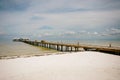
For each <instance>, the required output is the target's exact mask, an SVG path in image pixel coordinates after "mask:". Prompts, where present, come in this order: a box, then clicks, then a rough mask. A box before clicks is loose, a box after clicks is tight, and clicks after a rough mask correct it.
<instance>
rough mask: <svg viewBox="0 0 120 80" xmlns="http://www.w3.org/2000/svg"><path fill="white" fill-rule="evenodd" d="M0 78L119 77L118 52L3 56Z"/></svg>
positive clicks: (83, 79)
mask: <svg viewBox="0 0 120 80" xmlns="http://www.w3.org/2000/svg"><path fill="white" fill-rule="evenodd" d="M0 80H120V56H116V55H110V54H104V53H100V52H91V51H87V52H76V53H68V54H61V55H60V54H59V55H49V56H39V57H28V58H16V59H6V60H5V59H3V60H0Z"/></svg>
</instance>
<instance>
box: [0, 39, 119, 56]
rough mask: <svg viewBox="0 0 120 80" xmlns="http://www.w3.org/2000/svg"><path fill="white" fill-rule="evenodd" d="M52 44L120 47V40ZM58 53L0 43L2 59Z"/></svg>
mask: <svg viewBox="0 0 120 80" xmlns="http://www.w3.org/2000/svg"><path fill="white" fill-rule="evenodd" d="M52 42H62V43H72V44H77V43H78V42H79V44H87V45H91V44H92V45H101V46H109V44H111V45H112V46H114V47H120V41H119V40H62V41H61V40H59V41H52ZM56 52H57V51H55V50H51V49H46V48H41V47H36V46H32V45H29V44H25V43H22V42H13V41H12V40H7V41H5V40H2V41H0V57H6V56H24V55H29V56H30V55H45V54H49V53H50V54H51V53H53V54H54V53H56Z"/></svg>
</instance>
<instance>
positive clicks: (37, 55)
mask: <svg viewBox="0 0 120 80" xmlns="http://www.w3.org/2000/svg"><path fill="white" fill-rule="evenodd" d="M82 52H83V53H85V52H96V53H103V54H109V55H114V54H111V53H105V52H99V51H80V53H82ZM72 53H78V52H53V53H51V52H50V53H45V54H33V55H15V56H0V60H9V59H17V58H29V57H40V56H49V55H61V54H72ZM116 56H119V55H116Z"/></svg>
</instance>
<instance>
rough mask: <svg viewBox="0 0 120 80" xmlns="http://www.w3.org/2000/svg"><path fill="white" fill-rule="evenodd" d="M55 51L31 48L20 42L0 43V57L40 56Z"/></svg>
mask: <svg viewBox="0 0 120 80" xmlns="http://www.w3.org/2000/svg"><path fill="white" fill-rule="evenodd" d="M56 52H57V51H55V50H52V49H46V48H42V47H37V46H32V45H29V44H25V43H22V42H13V41H12V40H11V41H1V42H0V57H8V56H9V57H12V56H32V55H33V56H35V55H36V56H40V55H47V54H51V53H53V54H54V53H56Z"/></svg>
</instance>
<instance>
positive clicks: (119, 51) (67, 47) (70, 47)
mask: <svg viewBox="0 0 120 80" xmlns="http://www.w3.org/2000/svg"><path fill="white" fill-rule="evenodd" d="M13 41H20V42H24V43H27V44H31V45H35V46H41V47H45V48H50V49H55V50H58V51H65V52H73V51H75V52H77V51H83V50H85V51H87V50H90V51H91V50H94V51H101V52H108V53H111V54H116V55H120V48H119V47H111V46H96V45H81V44H67V43H56V42H47V41H44V40H41V41H36V40H35V41H30V40H28V39H15V40H13Z"/></svg>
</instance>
